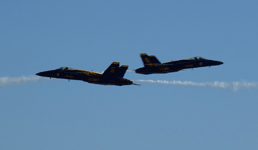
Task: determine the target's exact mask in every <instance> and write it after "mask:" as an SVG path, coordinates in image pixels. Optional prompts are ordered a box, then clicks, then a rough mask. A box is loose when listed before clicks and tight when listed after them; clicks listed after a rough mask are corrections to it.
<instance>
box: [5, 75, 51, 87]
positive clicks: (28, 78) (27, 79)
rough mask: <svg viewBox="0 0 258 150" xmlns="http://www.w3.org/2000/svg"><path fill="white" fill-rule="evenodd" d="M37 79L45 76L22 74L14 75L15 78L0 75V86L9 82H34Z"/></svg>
mask: <svg viewBox="0 0 258 150" xmlns="http://www.w3.org/2000/svg"><path fill="white" fill-rule="evenodd" d="M39 80H46V78H42V77H37V76H22V77H16V78H10V77H0V86H6V85H11V84H22V83H27V82H35V81H39Z"/></svg>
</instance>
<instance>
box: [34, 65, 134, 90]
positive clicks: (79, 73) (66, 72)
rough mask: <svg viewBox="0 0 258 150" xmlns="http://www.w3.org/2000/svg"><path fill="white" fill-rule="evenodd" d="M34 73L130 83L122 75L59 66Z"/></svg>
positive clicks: (105, 82)
mask: <svg viewBox="0 0 258 150" xmlns="http://www.w3.org/2000/svg"><path fill="white" fill-rule="evenodd" d="M36 75H38V76H42V77H49V78H57V79H68V80H82V81H85V82H89V83H94V84H103V85H119V86H121V85H130V84H134V83H133V82H132V81H130V80H128V79H125V78H123V77H115V76H105V75H103V74H102V73H99V72H94V71H86V70H77V69H69V68H67V67H65V68H64V67H61V68H60V69H55V70H49V71H44V72H39V73H37V74H36Z"/></svg>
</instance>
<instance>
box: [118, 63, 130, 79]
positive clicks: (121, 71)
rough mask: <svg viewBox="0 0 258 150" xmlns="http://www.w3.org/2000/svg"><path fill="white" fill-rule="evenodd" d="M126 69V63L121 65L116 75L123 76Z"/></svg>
mask: <svg viewBox="0 0 258 150" xmlns="http://www.w3.org/2000/svg"><path fill="white" fill-rule="evenodd" d="M127 69H128V65H122V66H121V67H119V68H118V69H117V72H116V76H117V77H121V78H123V77H124V75H125V72H126V70H127Z"/></svg>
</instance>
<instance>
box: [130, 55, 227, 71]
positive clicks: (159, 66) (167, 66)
mask: <svg viewBox="0 0 258 150" xmlns="http://www.w3.org/2000/svg"><path fill="white" fill-rule="evenodd" d="M140 56H141V58H142V61H143V64H144V67H142V68H138V69H136V70H135V72H136V73H139V74H145V75H147V74H153V73H169V72H177V71H180V70H183V69H189V68H198V67H207V66H216V65H221V64H223V62H221V61H215V60H209V59H204V58H202V57H194V58H188V59H182V60H176V61H170V62H165V63H160V61H159V60H158V59H157V58H156V57H155V56H154V55H151V56H148V55H147V54H146V53H141V54H140Z"/></svg>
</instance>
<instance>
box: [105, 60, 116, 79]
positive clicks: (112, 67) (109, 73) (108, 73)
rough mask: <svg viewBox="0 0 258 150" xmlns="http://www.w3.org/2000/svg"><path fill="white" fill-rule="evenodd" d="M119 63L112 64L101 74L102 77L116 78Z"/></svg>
mask: <svg viewBox="0 0 258 150" xmlns="http://www.w3.org/2000/svg"><path fill="white" fill-rule="evenodd" d="M118 68H119V62H113V63H112V64H111V65H110V66H109V67H108V68H107V69H106V70H105V71H104V73H103V75H104V76H116V72H117V69H118Z"/></svg>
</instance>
